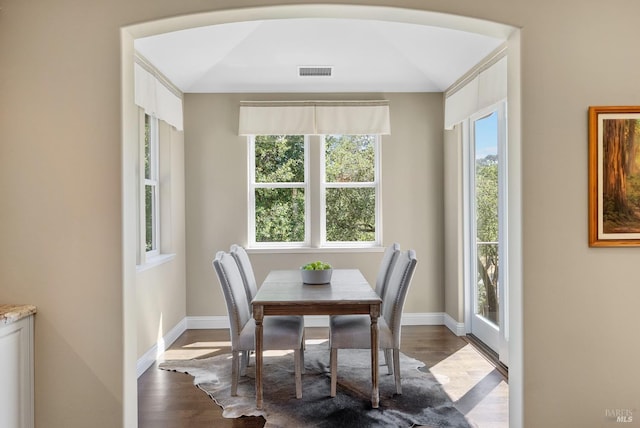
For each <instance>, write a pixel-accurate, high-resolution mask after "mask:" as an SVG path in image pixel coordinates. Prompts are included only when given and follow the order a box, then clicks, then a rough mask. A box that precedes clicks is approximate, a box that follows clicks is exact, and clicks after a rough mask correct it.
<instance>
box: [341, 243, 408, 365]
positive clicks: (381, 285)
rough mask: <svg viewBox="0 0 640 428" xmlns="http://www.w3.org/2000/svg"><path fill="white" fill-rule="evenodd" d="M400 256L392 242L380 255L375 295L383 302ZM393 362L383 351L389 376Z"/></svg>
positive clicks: (389, 352)
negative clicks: (393, 269) (393, 268)
mask: <svg viewBox="0 0 640 428" xmlns="http://www.w3.org/2000/svg"><path fill="white" fill-rule="evenodd" d="M399 254H400V244H398V243H397V242H394V243H393V244H391V245H389V246H388V247H387V248H386V249H385V250H384V254H383V255H382V260H381V261H380V265H379V267H378V276H377V277H376V288H375V290H376V293H378V296H380V298H381V299H382V300H383V301H384V293H385V289H386V286H387V282H388V281H389V277H390V275H391V268H392V267H393V265H394V263H395V262H396V260H397V259H398V255H399ZM341 316H342V315H332V317H341ZM392 361H393V356H392V355H391V349H385V350H384V362H385V364H386V365H387V372H388V373H389V374H393V365H392V364H391V362H392Z"/></svg>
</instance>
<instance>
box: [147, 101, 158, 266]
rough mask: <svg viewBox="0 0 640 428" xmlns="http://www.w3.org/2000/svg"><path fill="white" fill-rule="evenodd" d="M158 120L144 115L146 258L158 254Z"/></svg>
mask: <svg viewBox="0 0 640 428" xmlns="http://www.w3.org/2000/svg"><path fill="white" fill-rule="evenodd" d="M158 153H159V149H158V119H156V118H154V117H152V116H150V115H148V114H145V115H144V247H145V252H146V254H147V256H152V255H157V254H159V252H160V251H159V249H160V221H159V220H160V219H159V211H160V210H159V207H160V201H159V199H160V198H159V195H160V191H159V186H158V169H159V162H158V157H159V156H158Z"/></svg>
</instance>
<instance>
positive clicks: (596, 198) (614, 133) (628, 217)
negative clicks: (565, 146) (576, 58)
mask: <svg viewBox="0 0 640 428" xmlns="http://www.w3.org/2000/svg"><path fill="white" fill-rule="evenodd" d="M589 246H590V247H622V246H640V106H636V107H611V106H610V107H589Z"/></svg>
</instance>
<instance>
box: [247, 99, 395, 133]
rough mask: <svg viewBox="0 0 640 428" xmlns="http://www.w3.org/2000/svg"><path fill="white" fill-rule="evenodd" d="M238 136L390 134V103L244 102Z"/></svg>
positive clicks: (384, 101)
mask: <svg viewBox="0 0 640 428" xmlns="http://www.w3.org/2000/svg"><path fill="white" fill-rule="evenodd" d="M239 122H240V126H239V131H238V134H239V135H318V134H349V135H362V134H385V135H386V134H390V133H391V126H390V119H389V101H386V100H383V101H243V102H241V103H240V121H239Z"/></svg>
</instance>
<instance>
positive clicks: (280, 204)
mask: <svg viewBox="0 0 640 428" xmlns="http://www.w3.org/2000/svg"><path fill="white" fill-rule="evenodd" d="M255 196H256V198H255V199H256V219H255V221H256V242H303V241H304V237H305V230H304V226H305V223H304V218H305V212H304V208H305V207H304V189H297V188H295V189H256V193H255Z"/></svg>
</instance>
